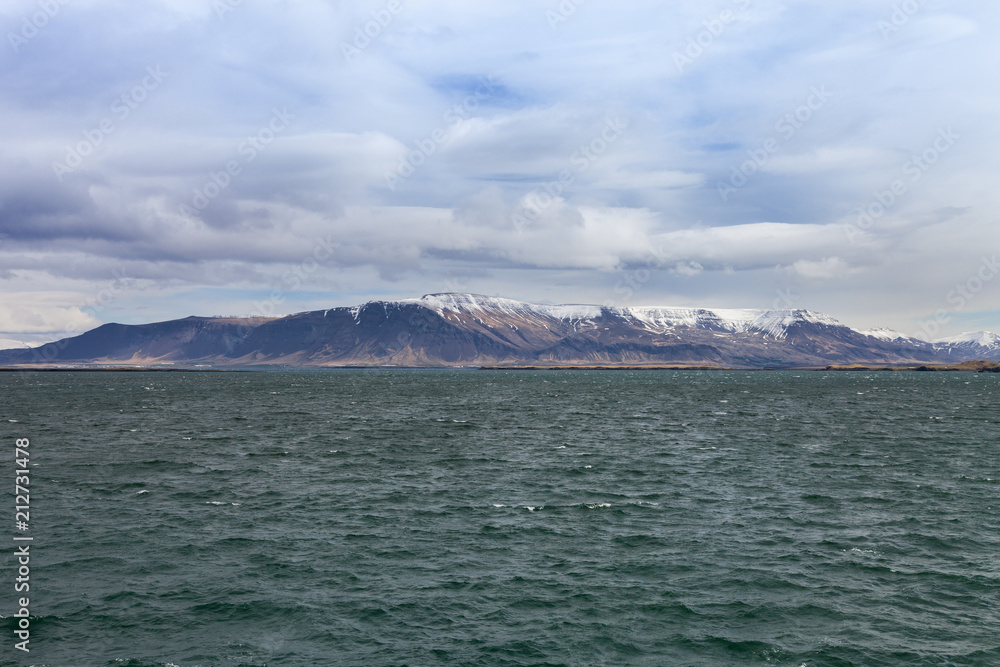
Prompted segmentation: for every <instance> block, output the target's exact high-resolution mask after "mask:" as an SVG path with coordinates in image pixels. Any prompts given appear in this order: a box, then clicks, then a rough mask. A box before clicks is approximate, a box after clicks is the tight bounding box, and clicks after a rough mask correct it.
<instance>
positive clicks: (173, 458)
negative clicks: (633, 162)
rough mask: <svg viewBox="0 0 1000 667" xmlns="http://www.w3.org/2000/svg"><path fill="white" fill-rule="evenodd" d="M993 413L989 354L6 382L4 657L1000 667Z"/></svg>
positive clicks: (995, 378)
mask: <svg viewBox="0 0 1000 667" xmlns="http://www.w3.org/2000/svg"><path fill="white" fill-rule="evenodd" d="M998 407H1000V375H997V374H977V373H945V372H928V373H920V372H898V373H888V372H885V373H878V372H863V371H861V372H825V371H776V372H769V371H757V372H750V371H747V372H737V371H654V370H648V371H628V370H617V371H584V370H573V371H569V370H560V371H551V370H549V371H546V370H538V371H527V370H524V371H514V370H477V369H458V370H406V369H370V370H309V371H302V370H298V371H251V372H169V373H168V372H7V373H0V435H2V437H3V442H4V447H5V448H6V449H7V452H8V453H7V454H6V455H5V456H6V461H7V463H6V464H4V465H3V466H0V471H3V472H2V473H0V474H2V475H3V476H4V477H5V479H4V480H3V481H2V484H3V486H4V488H6V489H7V492H6V496H5V497H6V498H7V501H6V502H5V507H6V510H5V513H6V515H8V516H6V518H5V520H4V521H5V524H6V526H7V527H6V528H5V529H4V530H3V531H0V538H2V539H3V540H4V541H6V542H7V547H6V548H5V549H4V551H5V552H6V554H5V558H4V559H3V563H4V569H3V571H2V574H0V579H6V581H2V580H0V615H2V616H3V618H2V619H0V635H2V636H0V664H3V665H11V666H14V665H37V666H43V665H48V666H59V667H63V666H67V667H86V666H95V665H96V666H109V667H110V666H114V667H174V666H176V667H202V666H204V667H207V666H219V667H236V666H244V667H250V666H255V667H258V666H264V665H268V666H277V665H289V666H291V665H294V666H307V665H308V666H314V665H336V666H340V665H359V666H361V665H363V666H366V667H371V666H375V665H699V666H701V665H704V666H712V667H715V666H725V665H741V666H742V665H773V666H788V667H820V666H837V667H848V666H886V667H888V666H903V665H906V666H911V665H942V666H945V665H948V666H954V665H984V666H986V665H989V666H995V665H1000V521H998V511H997V510H998V507H1000V497H998V496H1000V456H998V454H1000V451H998V450H1000V411H998ZM18 438H27V439H29V440H30V475H29V476H30V526H29V528H28V530H26V531H22V532H19V531H18V530H17V529H16V528H15V517H14V514H15V508H14V506H15V494H14V490H15V489H14V487H15V468H16V464H15V456H16V454H15V440H16V439H18ZM4 533H6V535H4ZM18 536H20V537H26V536H30V537H31V538H32V540H31V541H30V553H31V558H30V593H29V594H22V593H15V590H14V585H15V578H16V577H17V575H18V571H19V570H18V565H17V562H16V560H17V559H16V557H15V546H16V545H21V544H24V543H25V542H23V541H22V542H15V541H12V538H14V537H18ZM22 595H24V596H26V597H28V598H29V605H30V617H29V624H30V644H29V645H28V647H29V649H30V652H24V651H21V650H18V649H16V648H15V643H16V642H17V641H19V640H18V638H17V636H16V635H15V631H16V630H17V629H18V624H19V622H20V621H19V619H18V618H16V616H15V614H16V613H17V611H18V609H19V606H18V605H19V598H20V597H21V596H22Z"/></svg>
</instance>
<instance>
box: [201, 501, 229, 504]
mask: <svg viewBox="0 0 1000 667" xmlns="http://www.w3.org/2000/svg"><path fill="white" fill-rule="evenodd" d="M205 504H206V505H225V504H226V503H223V502H220V501H218V500H209V501H208V502H207V503H205Z"/></svg>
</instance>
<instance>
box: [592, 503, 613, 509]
mask: <svg viewBox="0 0 1000 667" xmlns="http://www.w3.org/2000/svg"><path fill="white" fill-rule="evenodd" d="M587 507H588V508H589V509H592V510H596V509H598V508H600V507H611V503H597V504H596V505H587Z"/></svg>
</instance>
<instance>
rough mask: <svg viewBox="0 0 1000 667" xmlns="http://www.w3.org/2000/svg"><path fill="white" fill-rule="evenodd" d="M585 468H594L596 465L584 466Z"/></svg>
mask: <svg viewBox="0 0 1000 667" xmlns="http://www.w3.org/2000/svg"><path fill="white" fill-rule="evenodd" d="M583 467H584V468H593V467H594V466H583Z"/></svg>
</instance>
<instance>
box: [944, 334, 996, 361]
mask: <svg viewBox="0 0 1000 667" xmlns="http://www.w3.org/2000/svg"><path fill="white" fill-rule="evenodd" d="M934 345H935V347H937V348H938V349H941V350H949V351H950V353H951V354H962V355H976V356H977V358H981V359H997V358H998V357H1000V334H995V333H993V332H992V331H969V332H966V333H962V334H959V335H957V336H951V337H949V338H941V339H939V340H936V341H934Z"/></svg>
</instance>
